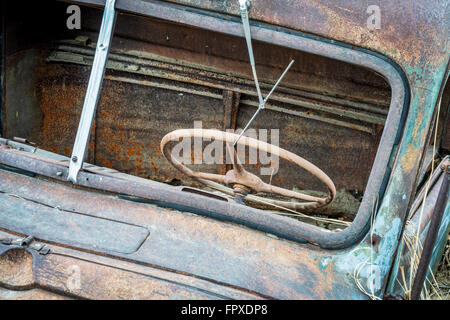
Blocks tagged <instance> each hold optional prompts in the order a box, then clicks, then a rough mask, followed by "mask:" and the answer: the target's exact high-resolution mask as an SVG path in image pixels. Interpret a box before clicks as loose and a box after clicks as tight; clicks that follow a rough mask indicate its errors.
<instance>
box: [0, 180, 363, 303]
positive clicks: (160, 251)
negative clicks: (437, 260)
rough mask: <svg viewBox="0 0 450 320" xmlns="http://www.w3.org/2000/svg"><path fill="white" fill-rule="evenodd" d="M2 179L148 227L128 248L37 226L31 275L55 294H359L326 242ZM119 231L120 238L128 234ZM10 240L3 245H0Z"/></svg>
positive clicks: (50, 199)
mask: <svg viewBox="0 0 450 320" xmlns="http://www.w3.org/2000/svg"><path fill="white" fill-rule="evenodd" d="M1 181H2V185H1V191H2V192H7V193H9V192H10V191H11V188H12V182H13V181H14V184H15V186H20V187H19V188H17V189H14V190H15V191H14V192H15V197H19V198H17V199H20V201H23V202H29V203H34V204H35V205H38V204H39V203H40V204H43V205H46V206H48V207H54V206H55V205H58V206H59V210H60V211H59V212H60V214H61V215H62V216H65V217H66V218H67V219H68V220H69V221H72V223H76V220H77V219H78V218H77V217H76V216H74V215H70V214H68V212H70V211H75V212H79V213H82V214H84V215H87V216H90V217H92V218H93V219H101V218H103V219H104V218H107V219H111V220H114V221H121V222H126V223H130V224H135V225H140V226H145V227H147V228H149V229H150V230H151V235H150V237H149V238H148V239H147V240H146V241H145V242H144V244H143V245H142V246H141V247H140V248H139V250H138V251H137V252H135V253H132V254H121V253H118V252H114V251H109V250H105V249H102V248H99V247H96V246H93V245H90V246H89V245H88V246H86V245H83V246H81V247H80V246H79V244H77V243H74V242H71V241H70V240H65V241H64V242H63V243H61V245H62V247H61V246H58V245H54V244H52V243H53V242H54V241H53V236H54V235H53V233H51V232H48V233H47V234H41V237H42V240H45V241H46V242H47V241H48V242H50V244H47V246H48V247H49V248H50V253H49V254H47V255H39V254H38V253H37V252H31V251H32V250H30V252H31V254H33V255H34V259H35V260H36V261H35V262H34V269H33V272H34V274H35V277H34V278H35V282H36V285H38V286H42V287H44V288H50V289H51V290H52V291H54V292H57V293H60V294H67V295H69V296H75V297H86V298H107V299H109V298H128V299H129V298H133V297H136V298H177V297H178V298H180V297H185V298H186V297H190V298H215V299H217V298H221V297H222V298H223V297H228V298H240V299H242V298H244V299H248V298H341V299H342V298H350V297H354V298H355V297H359V298H361V296H360V295H358V294H355V293H354V292H352V290H348V289H344V288H345V287H346V286H350V287H352V284H351V283H349V284H346V282H345V280H344V278H342V276H341V275H339V274H337V273H334V272H333V269H334V267H333V265H332V263H328V262H327V263H325V261H327V259H328V258H329V253H328V252H327V251H325V250H319V249H314V248H313V247H312V246H309V245H302V246H301V247H299V245H298V244H295V243H293V242H290V241H284V240H281V239H278V238H277V237H274V236H269V235H267V234H265V233H261V232H258V231H254V230H250V229H248V228H245V227H243V226H239V225H237V224H232V223H224V222H218V221H217V220H214V219H205V218H204V217H201V216H198V215H195V214H189V213H186V212H180V211H175V210H170V209H163V208H158V207H157V206H154V205H149V204H143V203H136V202H131V201H125V200H121V199H118V198H116V197H113V196H109V195H104V194H99V193H96V192H91V191H85V190H75V189H73V188H71V187H70V186H65V185H61V184H55V183H52V182H48V181H42V180H39V179H35V178H30V177H25V176H22V175H17V174H14V173H6V172H2V179H1ZM50 190H51V192H49V191H50ZM11 196H12V197H14V196H13V195H11ZM24 197H27V199H25V198H24ZM81 199H83V201H81ZM18 210H21V209H20V208H19V207H18ZM55 210H58V209H55ZM55 228H58V227H57V226H56V227H55ZM10 229H15V228H14V227H11V228H10ZM204 230H210V232H208V233H205V232H204ZM11 231H14V230H11ZM0 236H1V238H5V237H6V236H5V235H4V234H0ZM116 236H117V238H118V239H119V240H120V239H123V238H126V237H128V234H127V233H118V234H117V235H116ZM9 237H11V235H10V236H9ZM58 242H59V241H58ZM8 248H9V247H8V246H4V245H0V252H3V251H4V250H7V249H8ZM299 249H301V250H299ZM21 250H23V249H21ZM244 257H245V259H244ZM324 263H325V264H324ZM73 266H78V267H79V269H80V274H81V284H82V285H81V288H80V289H78V291H77V288H74V287H70V282H69V285H68V281H67V280H68V278H69V277H70V276H71V275H73ZM273 279H277V281H275V282H274V281H273Z"/></svg>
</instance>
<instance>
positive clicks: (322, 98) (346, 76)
mask: <svg viewBox="0 0 450 320" xmlns="http://www.w3.org/2000/svg"><path fill="white" fill-rule="evenodd" d="M55 4H57V3H55ZM49 6H50V4H49ZM63 7H64V6H60V9H61V8H63ZM53 10H55V11H57V10H56V9H53ZM83 10H84V9H83ZM100 18H101V12H98V11H96V10H87V9H86V11H83V20H82V21H83V30H82V32H81V34H83V35H86V36H88V38H89V39H90V40H91V41H95V40H96V35H95V31H94V30H96V28H98V24H99V19H100ZM55 29H56V28H55ZM92 31H94V32H92ZM79 33H80V32H79ZM77 34H78V33H75V34H74V33H72V34H71V38H72V39H74V38H75V37H76V35H77ZM64 36H66V34H64ZM46 37H51V31H49V34H48V35H46ZM83 43H84V44H87V43H88V42H86V41H85V42H83ZM79 44H80V43H79ZM66 47H67V45H66ZM52 48H53V47H52V46H50V44H49V47H48V49H50V50H51V49H52ZM89 48H90V47H89V46H86V47H83V46H81V47H80V46H78V47H77V50H81V49H84V50H86V49H89ZM122 48H126V49H122ZM268 49H269V50H268ZM114 50H116V51H114ZM113 51H114V52H116V56H118V55H119V53H120V54H122V56H126V57H127V58H130V57H137V58H139V59H140V61H147V60H148V57H154V58H158V59H160V60H161V59H162V61H174V59H176V61H177V62H178V65H176V64H173V63H172V64H171V63H165V64H164V63H162V62H161V61H158V64H157V65H154V66H153V65H152V68H150V69H155V70H158V72H163V71H164V72H165V73H164V74H159V76H160V77H164V78H165V79H167V80H168V81H169V80H171V81H175V80H176V83H177V86H178V89H176V90H165V88H161V87H160V88H157V87H151V86H148V83H149V82H157V83H161V81H160V80H158V79H157V78H155V77H157V76H158V75H157V74H153V75H152V76H151V78H149V76H148V75H145V76H142V72H143V71H142V70H143V69H144V68H143V65H139V64H138V65H134V64H132V63H131V62H129V63H128V64H125V66H124V68H125V67H127V68H129V70H128V72H126V71H127V70H126V69H115V67H114V66H112V65H111V63H110V66H109V67H110V70H111V69H112V70H111V71H108V72H107V74H106V77H105V78H106V80H105V85H104V88H103V90H102V92H103V93H102V96H101V99H100V103H99V109H98V112H97V117H96V119H95V123H94V126H93V129H92V135H91V136H92V138H91V141H90V144H89V155H88V160H89V162H91V163H95V164H98V165H102V166H107V167H113V168H116V169H120V170H122V171H124V172H126V173H130V174H135V175H139V176H142V177H146V178H151V179H156V180H159V181H171V180H173V179H178V180H180V179H181V178H182V177H181V175H180V174H179V173H178V172H176V171H174V170H173V169H172V167H171V166H170V165H169V164H168V163H167V162H166V161H165V160H164V159H163V158H161V154H160V153H159V150H158V148H157V143H156V141H159V140H160V139H161V138H162V137H163V136H164V135H165V133H167V132H169V131H172V130H174V129H178V128H181V127H184V128H185V127H192V126H193V121H194V120H202V121H203V126H204V127H205V128H221V127H222V126H223V125H224V122H223V119H222V118H220V117H219V116H218V115H219V114H220V113H222V112H223V110H224V108H225V106H224V105H223V103H222V101H220V100H218V99H216V98H215V97H216V96H218V97H221V96H222V94H223V91H225V90H231V91H234V92H236V93H235V94H238V93H239V92H243V93H241V96H242V99H241V104H240V107H241V108H240V111H239V112H238V113H237V114H236V117H237V126H238V127H241V126H243V124H244V123H245V122H246V121H247V120H248V118H249V117H250V113H252V112H253V108H254V107H253V106H252V105H253V104H254V103H256V100H255V97H254V96H252V95H251V94H253V92H252V91H254V90H253V89H252V85H251V79H250V76H251V74H250V70H249V68H248V65H247V62H246V60H247V59H248V58H247V57H246V55H245V54H243V53H245V43H244V41H242V39H240V38H238V37H235V36H227V35H223V34H219V33H215V32H213V31H205V30H201V29H198V28H189V27H186V26H180V25H177V24H173V23H162V22H161V21H159V20H150V19H145V18H139V17H130V16H128V15H121V16H120V17H119V20H118V22H117V30H116V38H115V40H114V43H113ZM57 52H60V53H61V52H62V51H57ZM255 52H257V56H256V59H257V61H258V70H260V72H261V74H262V75H263V76H262V79H261V81H262V85H263V88H265V89H264V90H266V91H267V88H268V87H269V86H270V85H271V83H272V82H273V81H274V80H275V79H276V77H277V76H278V75H279V73H280V70H281V68H282V67H283V66H284V65H283V62H282V61H284V60H286V61H288V60H289V59H290V58H295V59H296V61H297V62H296V64H294V67H293V69H292V73H291V74H290V75H289V74H288V75H287V76H286V79H285V80H284V81H283V82H284V84H283V86H282V87H280V93H277V94H274V96H273V97H272V99H273V101H274V103H275V101H276V102H277V104H271V105H268V107H267V112H265V113H264V114H262V115H260V116H259V117H258V119H257V122H256V123H255V126H256V128H259V127H261V128H266V127H267V124H268V123H270V127H271V128H278V129H280V130H281V133H282V134H281V135H280V139H281V140H280V144H281V146H282V147H286V146H292V147H291V151H293V152H296V153H299V154H300V155H302V156H306V157H309V158H310V159H318V161H319V163H318V165H319V166H320V167H321V168H323V170H325V171H326V172H330V175H331V176H332V177H333V179H334V180H335V181H336V182H337V188H338V189H340V188H346V189H351V190H354V189H356V190H358V191H359V193H362V191H363V190H364V187H365V185H366V183H367V179H368V176H369V173H370V168H371V165H372V163H373V159H374V156H375V152H376V148H377V143H378V141H379V138H380V135H381V129H382V123H384V118H385V112H387V110H386V109H387V104H388V102H389V89H388V86H387V84H386V83H385V82H384V81H383V80H382V79H381V77H380V76H379V75H377V74H376V73H372V72H369V71H367V70H365V69H363V68H360V67H355V66H352V65H350V64H346V63H343V62H337V61H332V60H330V59H326V58H324V57H319V56H317V55H312V54H308V53H304V52H301V51H298V50H293V49H288V48H282V47H279V46H270V47H268V46H267V44H265V43H262V42H258V41H257V42H256V43H255ZM45 54H46V52H43V51H40V52H29V53H26V54H25V56H24V57H21V58H20V59H19V61H22V60H23V61H24V62H23V63H25V62H27V61H28V62H29V63H31V62H33V63H32V64H33V66H34V67H32V68H30V70H34V72H35V74H36V77H37V79H30V80H29V81H28V82H30V83H31V82H32V84H33V85H34V87H33V89H32V90H31V89H29V90H26V91H27V92H29V93H30V94H29V95H28V94H27V95H26V96H27V97H28V96H31V97H36V98H34V99H35V100H36V99H37V101H34V102H30V105H33V108H34V109H36V110H34V111H35V112H38V113H39V115H38V116H33V121H27V123H29V126H15V125H14V123H15V122H12V121H10V122H11V125H10V127H9V128H10V129H8V131H7V135H6V136H7V137H8V136H10V135H17V136H25V137H27V138H29V139H31V140H32V141H35V142H37V143H38V145H39V146H40V147H41V148H44V149H47V150H50V151H53V152H57V153H60V154H64V155H69V154H70V151H71V148H72V144H73V136H74V134H75V130H76V128H77V122H78V119H79V117H80V110H81V105H82V101H83V95H84V92H85V90H86V84H87V77H88V74H89V69H88V68H86V67H82V66H81V67H80V66H75V65H73V63H77V62H76V60H72V61H68V60H67V61H65V60H64V58H62V57H61V56H58V57H53V58H52V59H53V60H51V59H50V60H49V61H48V60H43V59H44V55H45ZM92 54H93V51H92V50H91V53H89V54H85V55H81V56H78V58H79V59H81V60H80V61H81V62H80V63H77V64H82V65H89V63H90V61H91V60H92ZM50 57H52V55H51V54H50ZM13 58H15V59H18V58H19V57H14V56H13V57H11V59H10V60H9V63H7V68H8V70H11V72H17V70H20V65H19V62H15V60H14V59H13ZM45 58H46V59H48V56H46V57H45ZM78 58H77V59H78ZM55 59H56V60H55ZM58 59H60V60H59V61H60V62H69V63H72V64H54V62H57V61H58ZM117 59H118V58H117V57H115V56H114V55H113V54H112V55H111V57H110V61H115V63H116V62H117ZM146 59H147V60H146ZM47 61H48V62H47ZM52 61H53V62H52ZM146 63H147V62H146ZM141 64H142V62H141ZM135 67H136V68H137V69H136V70H137V71H136V70H135V69H134V68H135ZM175 67H176V68H178V69H181V71H182V72H183V73H182V74H180V73H175V71H174V70H171V69H168V68H172V69H174V68H175ZM133 70H134V71H133ZM161 70H162V71H161ZM335 70H339V72H337V73H336V72H334V71H335ZM140 72H141V73H140ZM214 77H216V78H214ZM217 77H218V78H217ZM188 78H189V80H188ZM8 79H9V78H7V82H8ZM155 79H157V80H158V81H159V82H158V81H155ZM166 82H167V81H166ZM201 83H203V85H201V86H200V85H199V84H201ZM12 84H13V83H12ZM163 84H164V85H165V83H164V82H163ZM168 84H169V85H173V83H172V82H170V81H169V82H168ZM374 86H375V87H376V88H377V89H376V90H374ZM227 88H229V89H227ZM193 89H195V90H197V91H199V92H203V93H208V94H211V95H210V96H209V97H207V96H199V95H196V94H190V93H189V92H186V90H188V91H189V90H193ZM183 90H185V91H183ZM8 92H9V93H10V94H11V96H13V97H17V98H19V97H20V96H23V94H22V93H19V92H16V91H15V90H13V89H10V90H8ZM14 92H16V93H14ZM250 93H251V94H250ZM349 96H352V98H351V99H350V98H349ZM9 101H10V102H9ZM15 101H16V100H14V99H6V105H5V108H6V109H7V114H8V115H10V116H11V117H14V116H15V115H14V114H15V111H16V109H15V107H13V106H12V105H11V104H13V103H14V102H15ZM298 103H300V106H299V105H297V104H298ZM15 105H18V104H15ZM311 108H313V109H311ZM358 108H369V110H370V112H368V111H367V110H361V109H358ZM111 110H114V111H111ZM162 110H163V112H161V111H162ZM280 110H281V111H280ZM19 112H22V111H19ZM330 112H332V114H330ZM324 114H325V115H326V116H323V115H324ZM342 114H344V115H347V116H348V117H351V118H348V119H346V118H343V117H342V116H341V115H342ZM182 115H183V116H182ZM298 115H300V117H298ZM368 115H369V116H368ZM311 117H312V119H315V120H313V121H311ZM321 117H322V118H323V119H326V121H329V122H330V124H325V125H324V124H323V123H322V121H323V119H322V118H321ZM364 117H366V118H367V121H369V120H370V121H372V120H373V121H374V122H369V123H361V121H359V120H358V119H359V118H364ZM161 118H164V119H161ZM22 120H23V121H26V118H22V117H21V116H20V117H19V119H18V121H19V122H21V121H22ZM339 123H343V124H344V125H345V126H346V128H345V129H342V128H341V127H340V125H337V124H339ZM359 127H361V128H362V130H366V131H363V133H361V132H360V130H359V129H357V128H359ZM18 128H25V129H24V130H25V131H23V130H22V131H23V132H22V131H20V130H19V131H17V130H18ZM354 129H357V130H354ZM15 131H17V134H14V132H15ZM54 132H59V133H60V134H58V135H55V134H54ZM298 134H301V135H302V136H303V137H305V138H304V139H301V140H298V139H296V138H293V137H294V136H295V135H298ZM336 136H337V137H338V139H336V138H334V137H336ZM316 137H321V139H320V140H319V141H316V140H317V139H316ZM333 138H334V139H333ZM330 153H331V154H333V155H334V157H333V158H334V159H331V158H330V157H329V156H328V155H329V154H330ZM281 166H282V167H281V169H280V172H279V173H278V175H277V176H276V177H275V179H273V183H274V184H276V185H283V184H284V186H288V187H289V188H292V187H293V186H297V187H300V188H305V189H314V188H320V183H318V182H317V181H316V180H315V179H314V178H313V177H311V176H310V175H308V174H302V173H301V174H300V175H299V174H298V173H296V172H295V171H293V170H294V169H293V168H291V167H290V166H288V165H286V164H285V163H284V162H283V163H282V164H281ZM251 169H252V168H251ZM215 170H217V169H216V168H209V171H211V172H213V171H215ZM252 170H258V168H253V169H252Z"/></svg>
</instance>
